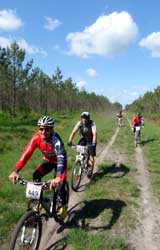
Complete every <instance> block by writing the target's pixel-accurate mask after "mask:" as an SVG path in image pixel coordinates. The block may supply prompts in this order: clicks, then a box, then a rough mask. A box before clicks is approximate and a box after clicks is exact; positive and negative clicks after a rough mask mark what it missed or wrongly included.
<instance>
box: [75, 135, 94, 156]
mask: <svg viewBox="0 0 160 250" xmlns="http://www.w3.org/2000/svg"><path fill="white" fill-rule="evenodd" d="M78 145H82V146H86V145H87V146H88V153H89V155H91V156H96V144H95V145H92V142H87V141H86V139H85V138H84V137H82V138H81V139H80V140H79V142H78Z"/></svg>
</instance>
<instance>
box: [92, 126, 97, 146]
mask: <svg viewBox="0 0 160 250" xmlns="http://www.w3.org/2000/svg"><path fill="white" fill-rule="evenodd" d="M92 133H93V139H92V143H93V144H95V143H96V142H97V128H96V124H95V123H93V125H92Z"/></svg>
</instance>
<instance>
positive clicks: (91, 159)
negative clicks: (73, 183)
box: [87, 145, 96, 177]
mask: <svg viewBox="0 0 160 250" xmlns="http://www.w3.org/2000/svg"><path fill="white" fill-rule="evenodd" d="M95 156H96V145H94V146H89V168H90V169H89V171H88V174H87V175H88V177H91V176H92V173H93V170H94V163H95Z"/></svg>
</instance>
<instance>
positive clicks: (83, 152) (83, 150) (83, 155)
mask: <svg viewBox="0 0 160 250" xmlns="http://www.w3.org/2000/svg"><path fill="white" fill-rule="evenodd" d="M73 147H74V146H73ZM75 148H76V152H77V153H76V160H79V161H80V162H81V164H82V168H83V170H86V169H87V165H88V146H82V145H76V146H75Z"/></svg>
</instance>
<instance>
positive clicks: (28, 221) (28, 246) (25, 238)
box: [9, 210, 42, 250]
mask: <svg viewBox="0 0 160 250" xmlns="http://www.w3.org/2000/svg"><path fill="white" fill-rule="evenodd" d="M41 233H42V222H41V218H40V216H39V215H38V214H37V213H36V212H35V211H33V210H29V211H27V212H26V213H25V214H24V215H23V216H22V217H21V219H20V220H19V222H18V224H17V226H16V228H15V230H14V231H13V234H12V237H11V241H10V248H9V249H10V250H21V249H23V250H38V248H39V243H40V239H41Z"/></svg>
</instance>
